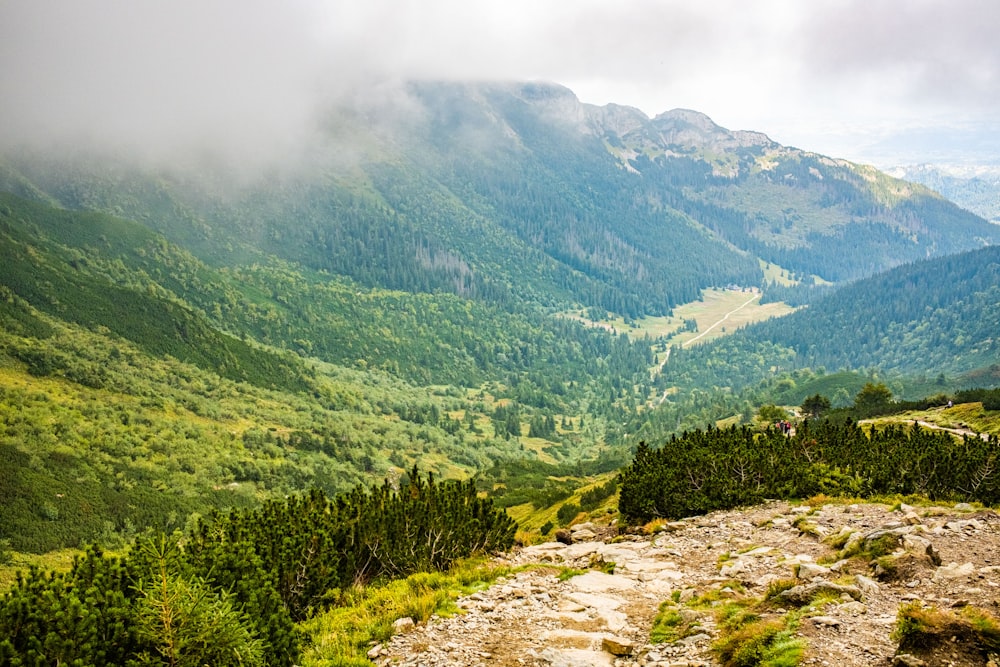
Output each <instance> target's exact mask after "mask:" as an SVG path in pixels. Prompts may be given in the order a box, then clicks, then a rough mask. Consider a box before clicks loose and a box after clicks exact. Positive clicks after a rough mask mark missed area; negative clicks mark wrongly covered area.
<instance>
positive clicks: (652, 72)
mask: <svg viewBox="0 0 1000 667" xmlns="http://www.w3.org/2000/svg"><path fill="white" fill-rule="evenodd" d="M997 25H1000V3H997V2H995V1H994V0H933V1H932V0H906V1H905V2H904V1H901V0H811V1H810V2H801V1H799V0H762V1H758V2H745V1H744V0H702V1H699V2H690V1H688V0H621V1H620V2H617V3H607V2H603V1H599V0H575V1H574V2H571V3H568V2H565V1H564V0H505V1H500V0H485V1H478V2H468V1H467V0H465V1H463V0H424V1H421V2H417V1H415V0H337V1H335V2H327V1H322V0H293V1H291V2H281V3H277V2H265V1H264V0H248V1H239V0H171V1H169V2H168V1H166V0H159V1H156V0H149V1H144V2H135V1H134V0H74V1H73V2H55V1H54V0H5V1H4V2H2V3H0V99H3V100H4V105H3V108H2V109H0V139H4V140H6V141H7V142H8V143H9V142H11V141H15V140H31V141H34V142H38V141H43V140H44V141H55V140H58V139H66V138H72V139H74V140H79V139H80V138H81V137H84V136H89V137H90V138H91V139H92V140H93V141H97V142H107V143H111V144H121V145H123V146H126V147H130V148H133V149H134V148H137V147H139V148H142V149H144V150H146V151H149V152H153V153H162V152H168V153H169V152H170V151H175V150H177V149H178V147H182V146H190V145H198V146H206V145H207V146H213V147H221V148H220V149H221V150H228V149H232V148H233V147H240V148H241V149H243V150H245V149H253V150H256V151H258V152H260V153H261V154H263V155H268V154H270V153H274V152H280V151H284V150H286V149H287V148H288V147H289V146H292V145H294V144H295V142H296V141H297V140H299V139H301V138H302V137H303V136H305V135H306V134H307V133H308V131H309V129H310V127H311V125H312V123H313V122H314V121H315V116H316V114H317V113H318V112H319V111H320V110H321V108H322V104H323V103H325V102H328V101H329V100H330V99H331V98H334V97H336V96H337V95H342V94H345V93H346V92H347V91H355V90H358V89H359V88H360V89H363V88H366V87H371V86H374V85H375V84H376V82H378V81H380V80H383V79H386V78H391V79H404V78H409V77H419V78H447V79H507V80H512V79H546V80H551V81H556V82H559V83H563V84H564V85H567V86H569V87H570V88H572V89H573V90H574V91H576V92H577V93H578V95H579V96H580V97H581V98H582V99H583V100H584V101H589V102H594V103H607V102H611V101H614V102H617V103H621V104H628V105H632V106H638V107H640V108H641V109H643V110H644V111H646V112H647V113H649V114H650V115H655V114H656V113H659V112H662V111H665V110H667V109H670V108H674V107H688V108H694V109H698V110H700V111H704V112H706V113H708V114H709V115H711V116H712V117H713V118H714V119H715V120H716V121H717V122H719V123H720V124H722V125H725V126H727V127H732V128H734V129H736V128H739V129H756V130H761V131H764V132H767V133H769V134H771V135H772V136H774V137H775V138H776V139H778V140H780V141H784V142H787V143H792V144H796V145H799V146H801V147H804V148H812V149H816V150H821V151H824V150H825V151H826V152H832V151H830V150H828V149H827V148H826V147H827V146H831V147H833V146H836V148H837V150H850V146H851V145H852V142H853V144H854V145H855V146H856V147H857V146H863V144H864V143H865V142H871V141H873V140H874V139H873V138H875V137H878V136H880V134H884V132H883V130H882V129H881V128H883V127H884V126H886V125H889V126H891V127H898V126H905V127H934V126H938V125H941V124H943V123H956V122H961V123H964V124H965V125H969V124H977V123H978V124H986V125H989V124H990V123H992V125H993V126H996V124H997V119H998V116H1000V111H998V109H1000V40H997V39H996V38H995V37H994V35H993V34H992V30H993V28H995V26H997Z"/></svg>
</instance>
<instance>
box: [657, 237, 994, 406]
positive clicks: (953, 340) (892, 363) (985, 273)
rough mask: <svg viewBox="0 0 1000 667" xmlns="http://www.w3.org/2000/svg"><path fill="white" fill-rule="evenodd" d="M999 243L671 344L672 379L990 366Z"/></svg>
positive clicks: (694, 382)
mask: <svg viewBox="0 0 1000 667" xmlns="http://www.w3.org/2000/svg"><path fill="white" fill-rule="evenodd" d="M998 321H1000V247H989V248H984V249H982V250H976V251H972V252H967V253H962V254H957V255H952V256H948V257H943V258H939V259H933V260H927V261H923V262H915V263H913V264H907V265H904V266H900V267H897V268H895V269H893V270H891V271H888V272H886V273H884V274H881V275H878V276H875V277H873V278H868V279H866V280H861V281H858V282H856V283H853V284H851V285H848V286H846V287H843V288H841V289H839V290H837V291H835V292H833V293H832V294H829V295H828V296H826V297H824V298H823V299H821V300H819V301H817V302H815V303H813V304H812V305H810V306H809V307H808V308H805V309H803V310H800V311H798V312H796V313H793V314H791V315H789V316H787V317H784V318H781V319H777V320H771V321H768V322H765V323H761V324H758V325H754V326H750V327H747V328H746V329H744V330H741V331H739V332H737V333H736V334H734V335H733V336H730V337H728V338H725V339H722V340H719V341H717V342H713V343H711V344H707V345H703V346H698V347H692V348H688V349H684V350H678V351H677V354H676V355H672V356H671V363H670V366H669V367H668V368H667V376H668V381H669V382H673V383H676V384H677V385H679V386H700V387H711V386H727V387H740V386H746V385H749V384H754V383H756V382H758V381H760V380H761V379H762V378H764V377H767V376H768V375H770V374H772V373H774V371H775V368H778V369H782V370H786V371H787V370H791V369H794V368H803V367H811V368H818V367H825V368H827V369H839V368H849V369H862V368H872V367H877V368H879V369H881V371H882V372H896V373H910V374H918V373H921V374H930V375H936V374H938V373H948V374H959V373H962V372H968V371H973V370H975V369H978V368H985V367H989V366H991V365H994V364H996V363H997V358H998V345H1000V341H998V339H997V329H996V323H997V322H998Z"/></svg>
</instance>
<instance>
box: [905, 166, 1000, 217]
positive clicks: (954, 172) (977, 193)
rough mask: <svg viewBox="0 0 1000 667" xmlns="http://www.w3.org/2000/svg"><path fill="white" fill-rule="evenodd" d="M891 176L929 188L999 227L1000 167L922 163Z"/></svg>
mask: <svg viewBox="0 0 1000 667" xmlns="http://www.w3.org/2000/svg"><path fill="white" fill-rule="evenodd" d="M888 173H890V174H892V175H893V176H895V177H896V178H902V179H905V180H907V181H913V182H914V183H920V184H921V185H926V186H927V187H929V188H931V189H932V190H934V191H936V192H940V193H941V194H942V195H944V196H945V197H947V198H948V199H950V200H951V201H953V202H955V203H956V204H958V205H959V206H961V207H962V208H964V209H967V210H969V211H972V212H973V213H975V214H976V215H978V216H980V217H982V218H984V219H986V220H989V221H990V222H992V223H994V224H1000V168H997V167H988V166H984V167H976V166H973V167H961V166H950V165H932V164H919V165H910V166H905V167H893V168H892V169H889V170H888Z"/></svg>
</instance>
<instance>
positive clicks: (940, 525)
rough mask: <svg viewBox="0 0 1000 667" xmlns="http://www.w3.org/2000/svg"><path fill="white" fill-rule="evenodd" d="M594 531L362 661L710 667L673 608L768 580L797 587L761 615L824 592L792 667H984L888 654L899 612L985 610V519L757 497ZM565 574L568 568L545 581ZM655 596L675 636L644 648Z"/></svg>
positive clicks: (990, 543) (712, 625) (710, 626)
mask: <svg viewBox="0 0 1000 667" xmlns="http://www.w3.org/2000/svg"><path fill="white" fill-rule="evenodd" d="M600 530H601V529H600V528H598V527H594V526H592V525H589V524H584V525H578V526H574V528H573V531H572V543H571V544H563V543H559V542H551V543H545V544H539V545H534V546H529V547H525V548H522V549H519V550H516V551H514V552H513V553H510V554H506V555H505V556H504V557H503V558H502V559H501V560H502V561H504V562H505V563H507V564H509V565H512V566H523V565H527V566H529V567H526V568H523V569H520V568H516V569H515V573H514V574H512V575H510V576H509V577H507V578H505V579H502V580H500V581H498V582H497V583H496V584H495V585H493V586H492V587H490V588H489V589H487V590H485V591H482V592H479V593H475V594H472V595H469V596H467V597H464V598H461V599H460V600H459V606H460V607H461V609H462V610H463V613H461V614H458V615H455V616H453V617H449V618H439V617H433V618H432V619H431V620H430V621H429V622H428V623H425V624H420V625H417V626H413V624H412V622H411V621H410V620H409V619H401V621H400V622H398V634H396V635H394V636H393V637H392V639H391V640H390V641H388V642H387V643H386V644H384V645H381V644H380V645H378V646H374V647H372V649H371V651H370V653H369V658H371V659H372V661H373V662H374V663H375V664H376V665H379V666H380V667H387V666H389V665H398V666H406V667H446V666H454V667H459V666H462V667H472V666H477V665H482V666H484V667H485V666H487V665H489V666H501V667H508V666H509V667H515V666H521V665H527V666H532V667H570V666H595V667H597V666H600V667H625V666H628V665H644V666H646V665H650V666H653V665H655V666H671V667H681V666H693V665H714V664H718V661H717V657H716V655H715V654H714V653H713V651H712V649H711V646H712V643H713V642H714V641H715V640H716V639H717V638H718V636H719V628H718V626H717V620H716V618H715V615H714V614H713V611H712V610H711V609H710V608H709V609H706V608H705V607H704V606H703V605H701V606H699V605H689V604H688V603H689V602H690V601H692V600H704V599H705V598H704V597H699V596H705V595H706V594H711V593H712V592H713V591H714V592H715V594H716V595H717V596H719V597H720V599H726V598H727V597H728V598H738V597H741V596H751V597H756V598H762V597H763V596H764V595H765V594H766V593H767V590H768V586H769V585H770V584H771V583H772V582H775V581H778V580H782V579H784V580H787V579H790V578H794V577H797V578H798V579H797V581H796V583H797V584H798V585H797V586H795V587H794V588H792V589H790V590H788V591H785V592H784V593H782V596H786V597H784V598H782V599H787V601H788V604H787V605H783V606H787V609H784V608H777V609H773V610H771V611H769V612H768V613H770V614H773V615H775V616H779V615H781V614H784V613H787V612H788V610H791V609H798V608H799V607H798V606H797V605H799V604H802V601H801V600H797V599H796V596H799V597H802V598H809V597H810V596H813V597H815V593H816V592H817V591H820V592H822V593H825V595H826V597H825V598H823V599H825V600H826V602H825V603H823V604H821V605H820V606H818V607H815V608H814V607H805V609H804V611H802V619H801V622H800V623H799V624H798V626H797V629H796V630H795V632H796V635H797V636H798V637H800V638H801V639H803V640H804V641H805V642H806V645H807V647H806V649H805V654H804V658H803V660H802V664H804V665H823V666H828V665H829V666H832V665H836V666H837V667H861V666H868V665H892V664H899V665H912V666H914V667H916V666H919V665H928V666H930V667H936V666H937V665H955V666H958V667H964V666H966V665H987V664H991V663H988V662H987V658H986V657H985V656H983V655H979V654H975V652H974V651H972V650H971V649H968V647H966V648H965V649H963V647H962V645H961V642H957V643H956V642H953V643H952V645H948V644H945V646H944V648H940V647H938V648H932V649H928V650H926V651H924V652H923V653H922V654H921V655H919V656H910V655H904V656H895V654H896V649H897V644H896V642H895V641H893V639H892V638H891V637H890V634H891V633H892V630H893V627H894V625H895V623H896V618H897V613H898V610H899V608H900V606H901V605H903V604H906V603H907V602H912V601H920V602H922V603H924V604H926V605H930V606H934V607H936V608H938V609H947V610H953V609H957V608H959V607H963V606H966V605H974V606H978V607H982V608H986V609H994V608H995V606H996V605H997V604H998V602H997V600H998V599H1000V516H998V515H997V514H995V513H994V512H992V511H988V510H987V511H982V510H978V511H977V510H975V509H974V508H972V507H971V506H963V505H958V506H956V507H954V508H945V507H919V508H911V507H908V506H905V505H903V506H900V507H896V508H890V507H889V506H887V505H881V504H874V503H864V504H850V505H847V504H837V503H832V502H831V503H829V504H825V505H820V506H811V505H793V504H789V503H785V502H773V503H769V504H765V505H761V506H757V507H753V508H748V509H744V510H738V511H736V510H734V511H721V512H715V513H712V514H709V515H706V516H701V517H693V518H690V519H686V520H684V521H677V522H671V523H668V524H666V525H665V526H664V529H663V530H662V531H661V532H658V533H656V534H654V535H651V536H650V535H641V536H640V535H625V536H619V537H615V538H614V539H612V538H611V536H610V535H608V536H607V537H606V538H605V539H601V538H600V537H599V535H598V533H599V532H600ZM848 533H849V534H850V537H847V535H848ZM828 536H840V537H841V539H840V542H845V541H846V543H847V546H846V547H845V548H850V546H851V545H852V544H855V545H861V546H864V545H868V544H871V543H874V541H876V540H882V543H884V541H885V540H889V543H890V544H891V545H892V553H891V560H890V561H885V560H884V559H883V560H882V561H879V562H880V563H882V564H883V565H884V566H885V567H884V568H874V569H873V568H872V566H871V565H870V564H869V562H868V561H866V560H862V559H859V558H854V559H849V560H848V559H844V560H837V553H838V550H837V549H835V548H834V547H833V546H831V545H830V541H831V540H830V539H824V538H828ZM820 563H825V565H824V564H820ZM565 568H574V569H580V570H583V573H582V574H576V575H575V576H570V577H568V578H566V577H565V576H564V577H562V578H560V577H559V576H558V575H559V573H560V572H562V571H564V569H565ZM664 601H668V604H672V605H674V606H675V607H676V608H677V610H678V611H679V613H680V615H681V616H682V617H683V618H684V619H685V621H686V623H688V625H689V626H690V628H691V629H690V630H689V632H688V633H685V634H686V636H684V637H683V638H681V639H680V640H679V641H676V642H673V643H658V644H653V643H650V641H649V637H650V629H651V627H652V625H653V620H654V617H655V615H656V613H657V610H658V608H659V606H660V605H661V603H663V602H664Z"/></svg>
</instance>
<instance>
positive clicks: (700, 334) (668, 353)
mask: <svg viewBox="0 0 1000 667" xmlns="http://www.w3.org/2000/svg"><path fill="white" fill-rule="evenodd" d="M759 298H760V294H759V293H758V294H754V295H753V296H752V297H750V298H749V299H747V300H746V301H744V302H743V303H742V304H740V305H739V306H737V307H736V308H733V309H732V310H730V311H729V312H728V313H726V314H725V315H723V316H722V317H721V318H719V319H718V320H717V321H716V322H713V323H712V324H711V326H709V327H708V328H707V329H705V330H704V331H702V332H701V333H699V334H698V335H697V336H695V337H694V338H690V339H688V340H686V341H684V342H683V343H681V347H682V348H684V347H687V346H688V345H690V344H691V343H693V342H695V341H697V340H699V339H700V338H702V337H704V336H705V335H707V334H708V333H709V332H710V331H712V329H715V328H716V327H717V326H719V325H720V324H722V323H723V322H725V321H726V320H728V319H729V317H730V316H731V315H734V314H736V313H738V312H740V311H741V310H743V309H744V308H746V307H747V306H749V305H750V304H751V303H753V302H754V301H756V300H757V299H759ZM670 349H671V348H669V347H668V348H667V353H666V355H665V356H664V357H663V361H661V362H660V365H659V367H658V368H657V369H656V372H657V373H658V374H662V373H663V367H664V366H666V365H667V362H668V361H670ZM669 392H670V389H665V390H664V391H663V395H662V396H660V400H659V401H657V403H656V404H657V405H663V402H664V401H665V400H667V395H668V393H669Z"/></svg>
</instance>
